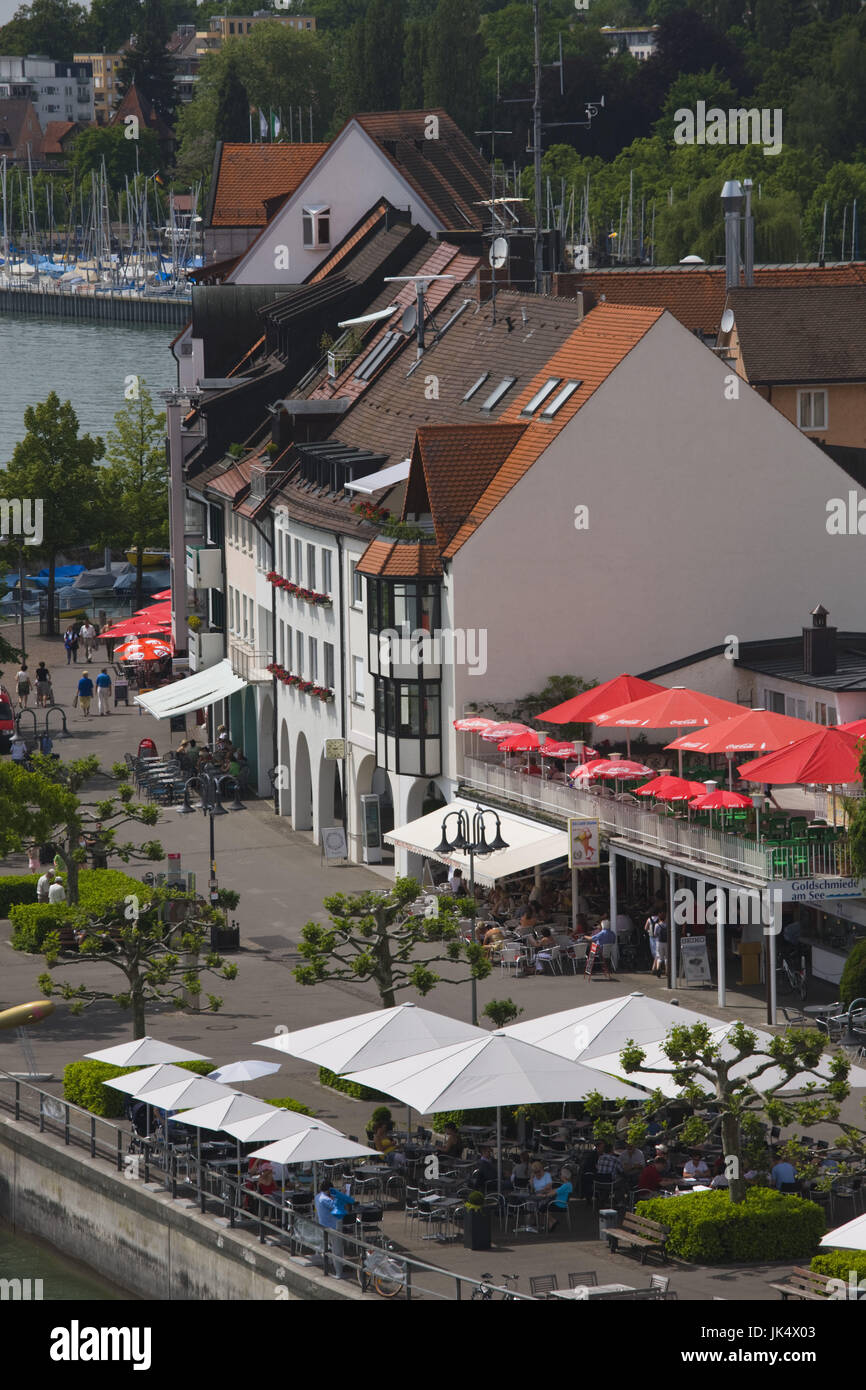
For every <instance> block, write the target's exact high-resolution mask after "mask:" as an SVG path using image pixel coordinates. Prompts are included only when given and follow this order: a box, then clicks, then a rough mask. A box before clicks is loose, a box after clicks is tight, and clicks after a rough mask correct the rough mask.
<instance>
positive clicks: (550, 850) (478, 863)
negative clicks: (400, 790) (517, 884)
mask: <svg viewBox="0 0 866 1390" xmlns="http://www.w3.org/2000/svg"><path fill="white" fill-rule="evenodd" d="M487 809H488V808H486V807H482V806H479V805H478V803H477V802H475V801H451V802H449V804H448V805H447V806H440V808H439V810H438V811H431V812H430V814H429V815H428V816H422V817H421V819H420V820H415V821H411V822H410V823H409V824H408V825H401V826H398V827H397V828H396V829H394V830H391V831H389V833H388V834H387V835H385V839H386V840H387V841H388V843H389V844H392V845H399V846H400V847H401V848H402V849H408V850H411V852H412V853H413V854H422V855H423V856H424V858H425V859H436V860H438V862H439V863H440V864H459V866H460V868H461V869H463V870H464V872H465V873H466V875H467V881H468V873H469V856H468V855H466V854H460V853H458V852H457V851H456V850H455V852H454V853H453V854H439V853H438V852H437V850H436V845H438V844H439V842H440V841H441V839H442V821H443V819H444V817H445V816H446V815H447V814H448V813H449V812H450V811H465V812H466V814H467V816H468V817H469V822H470V825H471V823H472V817H473V815H474V814H475V812H476V811H479V810H487ZM497 814H498V815H499V820H500V823H501V826H502V832H501V833H502V838H503V840H505V842H506V843H507V845H508V848H507V849H501V850H497V852H496V853H495V854H485V855H483V856H480V855H477V854H476V856H475V881H476V883H484V884H488V885H489V884H493V883H495V882H496V881H497V879H500V878H508V877H509V876H510V875H511V874H519V873H522V872H524V871H525V870H526V869H534V868H535V866H536V864H548V863H549V862H550V861H551V860H552V859H561V858H564V857H565V856H567V854H568V835H567V834H566V832H565V831H564V830H555V829H554V828H553V827H552V826H549V825H542V824H541V823H540V822H539V821H532V820H524V819H523V817H521V816H513V815H510V814H509V813H507V812H505V811H499V812H498V813H497ZM495 826H496V822H495V820H494V819H493V816H492V815H490V814H488V815H486V816H485V817H484V834H485V837H486V839H487V841H488V842H490V841H491V840H492V839H493V838H494V836H495V834H496V830H495ZM447 831H448V836H449V838H452V839H453V837H454V836H455V835H456V834H457V819H456V817H452V819H451V820H449V822H448V827H447Z"/></svg>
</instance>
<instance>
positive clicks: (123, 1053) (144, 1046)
mask: <svg viewBox="0 0 866 1390" xmlns="http://www.w3.org/2000/svg"><path fill="white" fill-rule="evenodd" d="M84 1055H85V1057H86V1058H87V1059H88V1061H91V1062H110V1063H111V1065H112V1066H114V1067H149V1066H153V1064H154V1063H156V1062H209V1061H210V1058H209V1057H205V1056H203V1055H202V1053H201V1052H190V1051H189V1050H188V1049H187V1048H185V1047H175V1045H174V1043H164V1042H160V1041H159V1039H158V1038H150V1037H148V1038H135V1039H134V1040H133V1041H132V1042H125V1043H118V1045H117V1046H116V1047H104V1048H102V1050H101V1051H100V1052H85V1054H84Z"/></svg>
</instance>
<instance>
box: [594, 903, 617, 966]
mask: <svg viewBox="0 0 866 1390" xmlns="http://www.w3.org/2000/svg"><path fill="white" fill-rule="evenodd" d="M590 940H591V942H595V943H596V944H597V946H598V951H597V953H596V960H600V961H601V964H602V966H603V968H604V973H605V975H607V976H608V977H609V976H610V956H611V955H612V954H613V952H614V950H615V949H616V932H614V931H611V927H610V921H609V920H608V918H607V917H602V919H601V922H600V923H599V929H598V931H597V932H596V933H595V936H593V937H591V938H590ZM605 948H607V949H605ZM616 964H617V962H616V959H614V965H616ZM594 968H595V966H593V969H594Z"/></svg>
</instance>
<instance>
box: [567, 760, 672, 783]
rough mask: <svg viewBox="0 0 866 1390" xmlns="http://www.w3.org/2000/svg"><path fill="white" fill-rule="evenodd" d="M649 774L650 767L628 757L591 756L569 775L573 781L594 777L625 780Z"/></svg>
mask: <svg viewBox="0 0 866 1390" xmlns="http://www.w3.org/2000/svg"><path fill="white" fill-rule="evenodd" d="M651 774H652V768H651V767H645V766H644V764H643V763H635V762H632V761H631V759H630V758H593V759H592V761H591V762H588V763H584V764H583V765H582V767H578V768H575V770H574V772H572V773H570V774H569V775H570V777H571V780H572V781H573V782H578V781H581V782H585V781H589V780H591V779H592V778H595V777H603V778H605V779H607V778H612V779H615V780H617V781H627V780H628V779H629V778H630V777H649V776H650V775H651Z"/></svg>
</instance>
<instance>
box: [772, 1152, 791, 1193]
mask: <svg viewBox="0 0 866 1390" xmlns="http://www.w3.org/2000/svg"><path fill="white" fill-rule="evenodd" d="M770 1185H771V1186H772V1187H775V1188H777V1189H778V1191H779V1192H796V1190H797V1174H796V1173H795V1171H794V1165H793V1164H792V1163H787V1162H786V1161H785V1160H784V1159H782V1158H777V1159H776V1162H775V1163H774V1165H773V1169H772V1172H771V1173H770Z"/></svg>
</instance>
